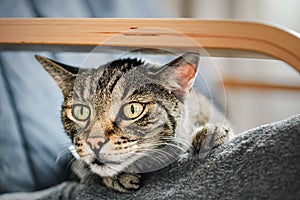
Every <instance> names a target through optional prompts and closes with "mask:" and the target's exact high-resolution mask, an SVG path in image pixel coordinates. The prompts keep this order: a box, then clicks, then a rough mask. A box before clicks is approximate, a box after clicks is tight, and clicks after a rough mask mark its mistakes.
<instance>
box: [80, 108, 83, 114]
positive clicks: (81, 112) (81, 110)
mask: <svg viewBox="0 0 300 200" xmlns="http://www.w3.org/2000/svg"><path fill="white" fill-rule="evenodd" d="M80 114H81V115H83V106H81V108H80Z"/></svg>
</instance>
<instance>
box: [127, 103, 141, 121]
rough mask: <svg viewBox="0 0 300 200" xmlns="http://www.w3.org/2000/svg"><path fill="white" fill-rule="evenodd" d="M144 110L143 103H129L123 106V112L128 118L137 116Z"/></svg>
mask: <svg viewBox="0 0 300 200" xmlns="http://www.w3.org/2000/svg"><path fill="white" fill-rule="evenodd" d="M143 111H144V106H143V104H140V103H129V104H126V105H125V106H124V107H123V113H124V115H125V117H127V118H129V119H135V118H137V117H139V116H140V115H141V114H142V113H143Z"/></svg>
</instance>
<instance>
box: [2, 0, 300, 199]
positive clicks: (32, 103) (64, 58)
mask: <svg viewBox="0 0 300 200" xmlns="http://www.w3.org/2000/svg"><path fill="white" fill-rule="evenodd" d="M299 8H300V1H298V0H285V1H282V0H263V1H262V0H243V1H241V0H222V1H221V0H151V1H150V0H127V1H124V0H109V1H107V0H0V17H120V18H122V17H126V18H131V17H135V18H139V17H145V18H147V17H149V18H161V17H162V18H173V17H175V18H181V17H186V18H199V19H220V20H243V21H253V22H263V23H267V24H273V25H276V26H283V27H287V28H289V29H292V30H294V31H297V32H300V20H299V19H300V12H299ZM0 37H1V36H0ZM36 53H39V54H42V55H44V56H48V57H51V58H53V59H55V60H58V61H60V62H63V63H67V64H71V65H77V66H78V65H80V64H81V63H82V62H83V61H84V59H85V57H86V56H87V54H86V53H70V52H59V53H57V52H18V51H1V52H0V102H1V104H0V120H1V122H2V123H1V126H0V150H1V151H2V150H3V151H2V152H6V153H5V154H3V155H2V157H1V160H0V173H1V177H0V193H2V192H13V191H32V190H37V189H42V188H45V187H48V186H50V185H54V184H56V183H57V182H60V181H62V180H64V178H65V175H64V174H65V172H66V170H65V168H66V166H67V165H68V162H69V157H68V151H67V148H68V145H69V144H70V141H69V139H68V138H67V137H66V135H65V134H64V131H63V127H62V124H61V122H60V116H59V112H60V104H61V102H62V100H63V99H62V94H61V92H60V91H59V89H58V87H57V86H56V84H55V83H54V81H53V80H52V79H51V78H50V76H49V75H48V74H46V72H45V71H44V70H43V69H42V68H41V67H40V66H39V64H38V63H37V62H36V61H35V60H34V54H36ZM200 64H201V72H200V73H202V74H203V76H205V78H206V79H207V81H208V84H210V85H212V86H213V87H214V88H215V91H210V92H211V93H213V98H214V101H215V102H216V104H218V105H219V106H220V108H221V109H222V110H225V111H226V113H227V115H228V117H229V118H230V120H231V122H232V124H233V125H234V127H235V129H236V131H237V133H240V132H242V131H245V130H248V129H250V128H254V127H256V126H259V125H262V124H265V123H270V122H273V121H278V120H281V119H284V118H287V117H288V116H291V115H294V114H299V113H300V103H299V102H300V89H299V88H300V78H299V73H298V72H296V71H295V70H294V69H292V68H291V67H290V66H289V65H287V64H286V63H283V62H281V61H278V60H267V59H237V58H214V57H205V58H202V59H201V63H200ZM216 71H218V72H220V74H221V77H222V79H220V78H219V77H218V76H215V75H214V74H215V72H216ZM232 80H235V82H234V84H230V83H232ZM223 81H224V82H223ZM244 81H246V82H247V83H251V84H250V86H249V84H248V86H247V87H245V86H243V84H242V83H243V82H244ZM266 84H267V85H271V86H272V85H273V86H274V85H275V87H273V88H271V87H266ZM251 85H252V86H251ZM281 86H284V88H285V89H282V87H281ZM224 88H225V94H226V96H225V97H224V93H223V92H220V93H219V92H218V91H220V90H223V89H224ZM280 88H281V89H280ZM7 149H13V150H14V151H7ZM12 158H13V159H12Z"/></svg>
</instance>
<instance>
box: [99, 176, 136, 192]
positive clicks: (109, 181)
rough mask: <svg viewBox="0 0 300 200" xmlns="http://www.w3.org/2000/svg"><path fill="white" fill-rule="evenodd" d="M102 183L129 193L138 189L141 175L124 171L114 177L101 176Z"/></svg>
mask: <svg viewBox="0 0 300 200" xmlns="http://www.w3.org/2000/svg"><path fill="white" fill-rule="evenodd" d="M103 183H104V184H105V185H106V186H107V187H109V188H112V189H114V190H116V191H118V192H122V193H131V192H133V191H136V190H138V189H140V187H141V176H140V175H138V174H130V173H126V172H124V173H121V174H119V175H117V176H114V177H103Z"/></svg>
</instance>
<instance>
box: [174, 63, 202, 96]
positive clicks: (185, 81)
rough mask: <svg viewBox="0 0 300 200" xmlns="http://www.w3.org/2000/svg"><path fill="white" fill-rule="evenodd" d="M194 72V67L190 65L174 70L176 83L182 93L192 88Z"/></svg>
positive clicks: (195, 70) (195, 69)
mask: <svg viewBox="0 0 300 200" xmlns="http://www.w3.org/2000/svg"><path fill="white" fill-rule="evenodd" d="M196 72H197V68H196V66H195V65H192V64H190V63H188V64H186V65H184V66H181V67H179V68H178V69H177V70H176V75H177V78H176V79H177V83H178V84H179V85H180V87H181V88H182V90H183V92H188V91H189V90H190V89H191V88H192V86H193V82H194V78H195V75H196Z"/></svg>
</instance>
